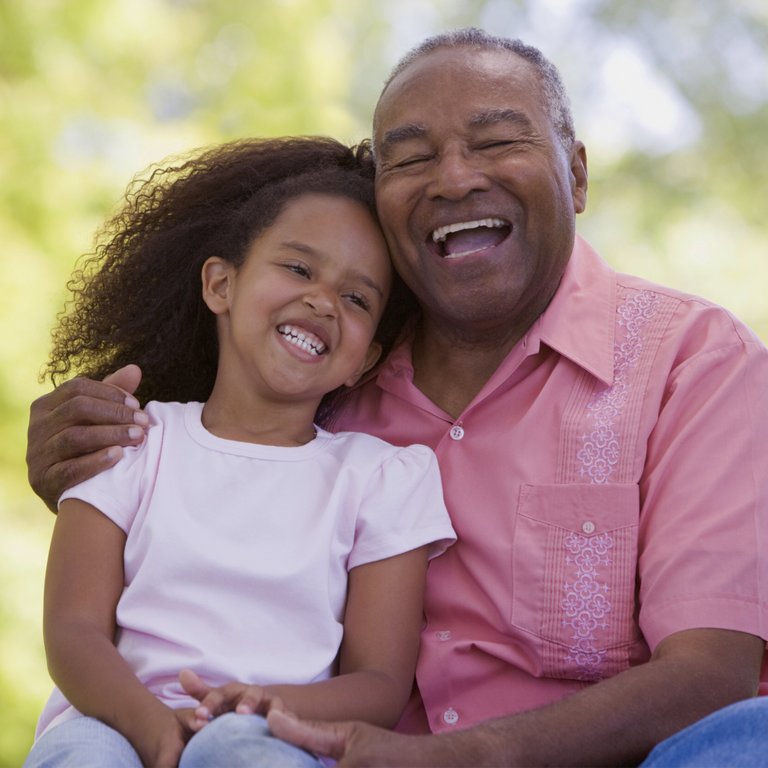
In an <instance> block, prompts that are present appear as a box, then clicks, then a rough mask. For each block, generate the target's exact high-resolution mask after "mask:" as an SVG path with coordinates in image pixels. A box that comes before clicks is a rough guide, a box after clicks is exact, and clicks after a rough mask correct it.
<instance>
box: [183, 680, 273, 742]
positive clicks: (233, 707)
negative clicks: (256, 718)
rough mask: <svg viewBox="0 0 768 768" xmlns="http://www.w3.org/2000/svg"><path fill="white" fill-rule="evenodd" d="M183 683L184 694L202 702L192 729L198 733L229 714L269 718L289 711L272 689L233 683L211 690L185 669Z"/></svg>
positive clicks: (195, 712)
mask: <svg viewBox="0 0 768 768" xmlns="http://www.w3.org/2000/svg"><path fill="white" fill-rule="evenodd" d="M179 681H180V682H181V685H182V686H183V688H184V690H185V691H186V692H187V693H188V694H189V695H190V696H194V697H195V698H196V699H197V700H198V701H199V702H200V706H199V707H197V708H196V709H195V710H194V723H193V725H192V727H193V729H194V730H196V731H199V730H200V729H201V728H202V727H203V726H204V725H205V724H206V723H207V722H208V721H210V720H212V719H213V718H214V717H217V716H218V715H223V714H224V713H225V712H237V713H238V714H241V715H263V716H265V717H266V715H267V713H268V712H270V711H271V710H280V711H281V712H282V711H284V710H285V707H284V705H283V702H282V699H281V698H280V697H279V696H277V695H276V694H274V693H272V692H271V691H270V690H269V688H265V687H262V686H260V685H246V684H245V683H237V682H232V683H227V684H226V685H221V686H218V687H217V688H211V687H210V686H209V685H206V684H205V683H204V682H203V681H202V680H201V679H200V677H199V676H198V675H196V674H195V673H194V672H192V670H190V669H183V670H182V671H181V672H180V673H179Z"/></svg>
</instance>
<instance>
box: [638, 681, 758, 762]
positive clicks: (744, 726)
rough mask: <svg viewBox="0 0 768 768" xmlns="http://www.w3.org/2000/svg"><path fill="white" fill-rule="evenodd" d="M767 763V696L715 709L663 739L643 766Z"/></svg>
mask: <svg viewBox="0 0 768 768" xmlns="http://www.w3.org/2000/svg"><path fill="white" fill-rule="evenodd" d="M760 766H768V696H761V697H759V698H756V699H747V700H746V701H739V702H737V703H736V704H731V706H729V707H725V709H721V710H719V711H718V712H714V713H712V714H711V715H709V716H708V717H705V718H704V719H703V720H700V721H699V722H698V723H694V724H693V725H691V726H689V727H688V728H684V729H683V730H682V731H680V732H679V733H677V734H675V735H674V736H672V737H670V738H669V739H666V740H665V741H662V742H661V743H660V744H658V745H657V746H656V747H655V749H654V750H653V751H652V752H651V754H650V755H649V756H648V758H647V759H646V760H645V762H644V763H642V766H641V768H760Z"/></svg>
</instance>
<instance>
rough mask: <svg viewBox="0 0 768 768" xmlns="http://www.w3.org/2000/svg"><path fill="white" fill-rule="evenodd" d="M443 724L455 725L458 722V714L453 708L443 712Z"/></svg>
mask: <svg viewBox="0 0 768 768" xmlns="http://www.w3.org/2000/svg"><path fill="white" fill-rule="evenodd" d="M443 722H444V723H445V724H446V725H456V723H458V722H459V713H458V712H457V711H456V710H455V709H454V708H453V707H448V709H446V710H445V712H443Z"/></svg>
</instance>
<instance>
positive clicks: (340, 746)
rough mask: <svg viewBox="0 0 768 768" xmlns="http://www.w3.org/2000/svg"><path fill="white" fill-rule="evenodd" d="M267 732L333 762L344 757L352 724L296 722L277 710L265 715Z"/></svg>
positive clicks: (352, 727)
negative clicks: (329, 758) (328, 758)
mask: <svg viewBox="0 0 768 768" xmlns="http://www.w3.org/2000/svg"><path fill="white" fill-rule="evenodd" d="M267 723H268V724H269V730H270V731H272V733H273V734H274V735H275V736H277V738H278V739H283V741H288V742H290V743H291V744H295V745H296V746H297V747H301V748H302V749H307V750H309V751H310V752H316V753H318V754H320V755H325V756H326V757H332V758H333V759H334V760H340V759H341V758H342V757H344V752H345V751H346V746H347V740H348V739H349V738H350V737H351V735H352V732H353V729H354V727H355V726H354V723H323V722H309V721H306V720H297V719H296V718H294V717H291V716H290V715H288V714H287V713H285V712H282V711H280V710H279V709H273V710H270V712H269V714H268V715H267Z"/></svg>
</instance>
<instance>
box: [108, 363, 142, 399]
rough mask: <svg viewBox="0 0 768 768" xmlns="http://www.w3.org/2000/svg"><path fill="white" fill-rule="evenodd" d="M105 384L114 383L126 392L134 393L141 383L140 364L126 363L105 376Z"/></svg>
mask: <svg viewBox="0 0 768 768" xmlns="http://www.w3.org/2000/svg"><path fill="white" fill-rule="evenodd" d="M104 383H105V384H113V385H114V386H116V387H120V389H122V390H123V391H124V392H126V393H128V394H130V395H132V394H133V393H134V392H135V391H136V388H137V387H138V386H139V384H140V383H141V368H139V366H138V365H133V364H131V365H124V366H123V367H122V368H118V369H117V370H116V371H115V372H114V373H110V374H109V376H105V377H104Z"/></svg>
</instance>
